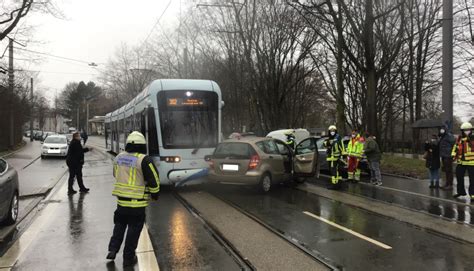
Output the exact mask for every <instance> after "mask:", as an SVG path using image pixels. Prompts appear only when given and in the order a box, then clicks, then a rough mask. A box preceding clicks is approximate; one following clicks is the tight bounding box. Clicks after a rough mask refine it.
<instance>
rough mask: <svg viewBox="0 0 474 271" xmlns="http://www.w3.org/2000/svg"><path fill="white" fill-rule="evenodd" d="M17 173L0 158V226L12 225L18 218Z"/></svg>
mask: <svg viewBox="0 0 474 271" xmlns="http://www.w3.org/2000/svg"><path fill="white" fill-rule="evenodd" d="M18 197H19V185H18V173H17V172H16V170H15V169H14V168H13V167H11V166H10V165H9V164H8V163H7V161H5V160H4V159H2V158H0V224H1V225H12V224H14V223H15V222H16V220H17V218H18V202H19V199H18Z"/></svg>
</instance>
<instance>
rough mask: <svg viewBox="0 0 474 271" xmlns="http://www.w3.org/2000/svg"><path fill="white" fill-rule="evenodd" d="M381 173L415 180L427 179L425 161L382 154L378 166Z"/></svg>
mask: <svg viewBox="0 0 474 271" xmlns="http://www.w3.org/2000/svg"><path fill="white" fill-rule="evenodd" d="M380 170H381V171H382V172H383V173H390V174H396V175H401V176H407V177H412V178H417V179H428V178H429V176H428V169H427V168H426V167H425V160H420V159H413V158H407V157H399V156H393V155H388V154H384V155H383V157H382V162H381V164H380Z"/></svg>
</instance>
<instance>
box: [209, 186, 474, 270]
mask: <svg viewBox="0 0 474 271" xmlns="http://www.w3.org/2000/svg"><path fill="white" fill-rule="evenodd" d="M205 190H207V191H208V192H210V193H211V194H213V195H215V196H217V197H219V198H222V199H226V200H228V201H230V202H232V203H233V204H235V205H237V206H239V207H240V208H242V209H244V210H245V211H247V212H249V213H251V214H252V215H254V216H256V217H258V218H259V219H261V220H262V221H264V222H265V223H267V224H268V225H270V226H271V227H273V228H275V229H277V230H278V231H280V232H281V233H283V234H284V235H285V236H287V237H288V238H291V239H293V240H297V241H298V242H299V243H301V244H304V246H305V247H307V248H308V249H310V250H313V251H315V252H317V253H318V254H321V255H323V256H324V257H326V258H328V259H329V260H330V261H332V262H333V263H336V264H337V265H338V266H340V267H342V268H343V269H345V270H472V266H474V257H473V255H474V246H473V245H472V244H464V243H460V242H458V241H453V240H450V239H447V238H445V237H442V236H438V235H435V234H431V233H428V232H426V231H423V230H421V229H418V228H415V227H412V226H410V225H408V224H405V223H402V222H399V221H396V220H393V219H389V218H385V217H382V216H378V215H375V214H373V213H370V212H367V211H364V210H362V209H358V208H353V207H349V206H347V205H345V204H341V203H339V202H336V201H332V200H330V199H326V198H321V197H317V196H315V195H312V194H310V193H306V192H302V191H298V190H294V189H290V188H288V187H276V188H275V189H274V190H273V191H272V192H270V193H269V194H268V195H261V194H259V193H257V192H255V190H254V189H253V188H252V187H240V186H224V185H221V186H218V185H206V186H205ZM303 211H309V212H311V213H313V214H316V215H319V216H321V217H323V218H326V219H328V220H331V221H334V222H335V223H337V224H340V225H342V226H344V227H346V228H349V229H351V230H354V231H356V232H358V233H361V234H363V235H365V236H367V237H370V238H372V239H375V240H377V241H379V242H382V243H384V244H387V245H389V246H391V247H392V249H390V250H386V249H383V248H381V247H378V246H377V245H374V244H372V243H369V242H367V241H365V240H362V239H360V238H358V237H355V236H354V235H351V234H349V233H347V232H344V231H341V230H339V229H337V228H335V227H333V226H330V225H328V224H326V223H323V222H321V221H319V220H315V219H314V218H312V217H310V216H308V215H306V214H304V213H303Z"/></svg>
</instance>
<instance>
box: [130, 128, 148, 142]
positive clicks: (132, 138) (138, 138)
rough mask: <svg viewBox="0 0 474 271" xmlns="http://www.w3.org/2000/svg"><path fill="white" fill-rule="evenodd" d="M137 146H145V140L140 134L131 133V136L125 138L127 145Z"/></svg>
mask: <svg viewBox="0 0 474 271" xmlns="http://www.w3.org/2000/svg"><path fill="white" fill-rule="evenodd" d="M129 143H131V144H137V145H140V144H142V145H145V144H146V139H145V137H144V136H143V134H142V133H140V132H137V131H133V132H132V133H131V134H129V135H128V137H127V144H129Z"/></svg>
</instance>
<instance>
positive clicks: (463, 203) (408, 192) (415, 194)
mask: <svg viewBox="0 0 474 271" xmlns="http://www.w3.org/2000/svg"><path fill="white" fill-rule="evenodd" d="M320 176H323V177H326V178H331V176H329V175H326V174H320ZM358 184H361V185H365V186H370V187H375V188H378V189H386V190H392V191H395V192H399V193H405V194H409V195H412V196H417V197H423V198H427V199H432V200H439V201H444V202H447V203H452V204H457V205H461V206H467V207H471V206H472V205H471V204H469V203H465V202H461V201H456V200H450V199H445V198H439V197H433V196H429V195H425V194H420V193H416V192H411V191H407V190H401V189H397V188H393V187H390V186H384V185H381V186H374V185H373V184H370V183H366V182H362V181H360V182H358ZM345 192H349V191H345ZM349 194H352V195H356V196H360V195H359V194H355V193H350V192H349Z"/></svg>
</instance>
